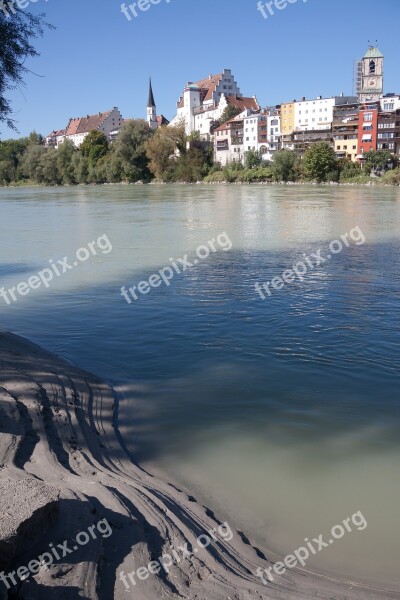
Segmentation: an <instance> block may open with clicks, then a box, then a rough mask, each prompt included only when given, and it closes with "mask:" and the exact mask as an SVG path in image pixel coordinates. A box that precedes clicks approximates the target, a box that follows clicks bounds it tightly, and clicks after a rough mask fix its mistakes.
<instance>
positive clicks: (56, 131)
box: [46, 129, 65, 138]
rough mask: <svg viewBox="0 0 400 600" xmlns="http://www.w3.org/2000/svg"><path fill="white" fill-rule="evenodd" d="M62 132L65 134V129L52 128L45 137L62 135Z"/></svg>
mask: <svg viewBox="0 0 400 600" xmlns="http://www.w3.org/2000/svg"><path fill="white" fill-rule="evenodd" d="M64 134H65V129H54V130H53V131H52V132H51V133H49V135H47V136H46V138H49V137H57V136H59V135H64Z"/></svg>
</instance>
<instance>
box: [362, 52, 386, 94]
mask: <svg viewBox="0 0 400 600" xmlns="http://www.w3.org/2000/svg"><path fill="white" fill-rule="evenodd" d="M360 63H361V67H360V70H361V73H360V78H361V82H360V85H359V94H358V99H359V101H360V103H362V102H371V101H375V102H377V101H379V100H380V98H381V97H382V94H383V66H384V56H383V54H382V52H381V51H380V50H379V48H378V47H376V46H370V47H369V48H368V50H367V52H366V53H365V55H364V57H363V58H362V59H361V61H360Z"/></svg>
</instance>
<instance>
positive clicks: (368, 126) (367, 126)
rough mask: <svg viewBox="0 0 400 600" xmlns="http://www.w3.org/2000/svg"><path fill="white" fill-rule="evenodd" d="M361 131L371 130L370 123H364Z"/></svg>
mask: <svg viewBox="0 0 400 600" xmlns="http://www.w3.org/2000/svg"><path fill="white" fill-rule="evenodd" d="M363 131H372V125H364V126H363Z"/></svg>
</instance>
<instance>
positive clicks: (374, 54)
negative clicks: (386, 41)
mask: <svg viewBox="0 0 400 600" xmlns="http://www.w3.org/2000/svg"><path fill="white" fill-rule="evenodd" d="M364 58H383V54H382V52H381V51H380V50H379V48H377V47H376V46H370V47H369V48H368V50H367V52H366V53H365V54H364Z"/></svg>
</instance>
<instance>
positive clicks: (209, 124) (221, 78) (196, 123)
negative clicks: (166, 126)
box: [171, 69, 260, 141]
mask: <svg viewBox="0 0 400 600" xmlns="http://www.w3.org/2000/svg"><path fill="white" fill-rule="evenodd" d="M227 106H234V107H235V108H238V109H239V110H241V111H244V110H246V109H250V110H259V109H260V106H259V104H258V102H257V99H256V97H255V96H254V97H252V98H250V97H243V96H242V94H241V91H240V88H239V86H238V85H237V83H236V81H235V78H234V76H233V75H232V72H231V70H230V69H224V71H223V73H220V74H218V75H209V76H208V77H207V78H205V79H201V80H200V81H197V82H195V83H192V82H189V83H188V84H187V85H186V86H185V88H184V90H183V93H182V95H181V97H180V98H179V100H178V103H177V114H176V116H175V117H174V118H173V119H172V121H171V125H178V124H180V123H183V124H184V126H185V131H186V133H187V134H188V135H190V134H191V133H193V132H194V131H198V132H199V133H200V135H201V138H202V139H203V140H207V141H209V140H211V139H212V133H211V130H212V128H213V125H214V123H215V121H218V119H220V118H221V116H222V113H223V112H224V110H225V108H226V107H227Z"/></svg>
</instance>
